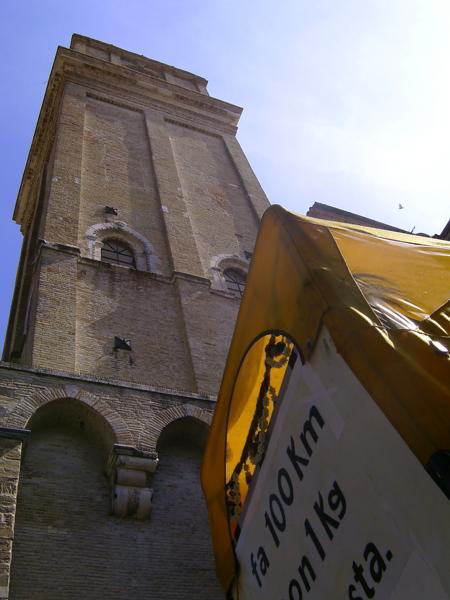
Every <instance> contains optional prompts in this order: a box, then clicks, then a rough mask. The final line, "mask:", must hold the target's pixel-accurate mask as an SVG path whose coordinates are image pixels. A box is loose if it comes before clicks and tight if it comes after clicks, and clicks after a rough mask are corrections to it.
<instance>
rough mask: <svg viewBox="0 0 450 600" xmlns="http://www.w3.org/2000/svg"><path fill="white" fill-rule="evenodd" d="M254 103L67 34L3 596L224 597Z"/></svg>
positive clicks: (53, 79) (5, 493) (17, 396)
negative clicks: (228, 421)
mask: <svg viewBox="0 0 450 600" xmlns="http://www.w3.org/2000/svg"><path fill="white" fill-rule="evenodd" d="M240 114H241V109H240V108H238V107H236V106H234V105H231V104H229V103H227V102H223V101H221V100H217V99H215V98H212V97H210V96H209V94H208V92H207V81H206V80H205V79H203V78H202V77H198V76H196V75H193V74H191V73H187V72H185V71H182V70H180V69H177V68H174V67H171V66H168V65H164V64H161V63H158V62H156V61H153V60H150V59H147V58H145V57H143V56H138V55H135V54H133V53H130V52H127V51H124V50H121V49H119V48H116V47H114V46H111V45H108V44H105V43H101V42H98V41H96V40H92V39H90V38H86V37H83V36H80V35H74V36H73V38H72V43H71V47H70V49H67V48H61V47H60V48H58V50H57V54H56V58H55V62H54V65H53V69H52V72H51V75H50V79H49V83H48V87H47V91H46V94H45V98H44V102H43V105H42V109H41V113H40V116H39V120H38V123H37V128H36V132H35V134H34V137H33V142H32V146H31V150H30V154H29V158H28V162H27V165H26V168H25V172H24V175H23V179H22V183H21V187H20V191H19V195H18V199H17V203H16V207H15V211H14V219H15V220H16V222H17V223H19V224H20V226H21V231H22V233H23V235H24V242H23V246H22V253H21V258H20V265H19V270H18V275H17V281H16V287H15V291H14V297H13V302H12V307H11V314H10V321H9V326H8V332H7V336H6V341H5V347H4V354H3V361H2V362H1V363H0V416H1V420H2V422H1V427H0V447H1V455H0V460H1V471H0V513H1V517H0V545H1V557H2V560H1V562H0V600H6V599H7V598H10V599H11V600H25V599H27V600H29V599H35V600H40V599H41V598H42V599H44V598H45V599H46V600H52V599H54V600H57V599H58V600H60V599H62V598H66V599H71V598H79V597H84V598H86V599H87V600H90V599H94V598H102V599H104V600H108V599H110V598H111V599H112V598H114V599H117V598H120V599H122V598H123V599H130V600H139V599H144V598H145V599H150V598H151V599H152V600H159V599H162V598H171V599H172V600H173V599H174V598H188V597H189V598H190V599H197V598H198V599H200V598H202V599H203V598H219V597H221V596H222V591H221V588H220V586H219V584H218V581H217V580H216V576H215V568H214V560H213V556H212V548H211V542H210V535H209V531H208V523H207V512H206V508H205V505H204V500H203V497H202V492H201V489H200V483H199V468H200V461H201V456H202V450H203V446H204V443H205V439H206V435H207V431H208V425H209V423H210V420H211V416H212V412H213V410H214V406H215V400H216V395H217V392H218V388H219V385H220V381H221V376H222V372H223V368H224V364H225V360H226V356H227V351H228V347H229V344H230V341H231V337H232V334H233V330H234V323H235V319H236V315H237V312H238V310H239V301H240V297H241V294H242V290H243V287H244V285H245V277H246V273H247V270H248V266H249V261H250V258H251V252H252V250H253V245H254V241H255V238H256V234H257V230H258V225H259V220H260V218H261V216H262V214H263V212H264V211H265V209H266V208H267V206H268V201H267V198H266V196H265V194H264V192H263V190H262V189H261V187H260V185H259V183H258V181H257V179H256V177H255V175H254V173H253V171H252V169H251V167H250V165H249V163H248V161H247V159H246V157H245V155H244V153H243V152H242V150H241V148H240V146H239V144H238V142H237V140H236V130H237V124H238V121H239V117H240Z"/></svg>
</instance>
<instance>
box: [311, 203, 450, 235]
mask: <svg viewBox="0 0 450 600" xmlns="http://www.w3.org/2000/svg"><path fill="white" fill-rule="evenodd" d="M306 215H307V216H308V217H314V218H315V219H325V220H327V221H337V222H338V223H350V224H352V225H363V226H365V227H374V228H375V229H385V230H387V231H397V232H398V233H410V232H409V231H406V230H405V229H399V228H398V227H393V226H392V225H387V224H386V223H381V222H380V221H374V220H373V219H368V218H367V217H363V216H361V215H357V214H355V213H352V212H348V211H347V210H342V209H341V208H335V207H334V206H329V205H328V204H322V203H321V202H314V204H313V205H312V206H311V208H310V209H309V210H308V212H307V213H306ZM449 223H450V222H449ZM447 227H449V225H447ZM443 239H445V238H443Z"/></svg>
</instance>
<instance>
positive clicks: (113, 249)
mask: <svg viewBox="0 0 450 600" xmlns="http://www.w3.org/2000/svg"><path fill="white" fill-rule="evenodd" d="M102 261H103V262H108V263H112V264H113V265H122V266H123V267H133V268H135V267H136V263H135V261H134V254H133V251H132V250H131V248H129V247H128V246H126V245H125V244H122V242H118V241H117V240H108V241H106V242H104V243H103V248H102Z"/></svg>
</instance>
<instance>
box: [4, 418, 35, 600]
mask: <svg viewBox="0 0 450 600" xmlns="http://www.w3.org/2000/svg"><path fill="white" fill-rule="evenodd" d="M29 435H30V432H29V431H27V430H26V429H12V428H10V427H0V600H6V599H7V598H8V596H9V574H10V568H11V552H12V543H13V538H14V522H15V516H16V502H17V488H18V486H19V475H20V463H21V458H22V454H23V450H24V447H25V445H26V443H27V440H28V437H29Z"/></svg>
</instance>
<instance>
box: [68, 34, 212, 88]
mask: <svg viewBox="0 0 450 600" xmlns="http://www.w3.org/2000/svg"><path fill="white" fill-rule="evenodd" d="M77 43H81V44H84V45H86V46H88V47H90V48H95V49H97V50H102V51H103V52H109V53H110V54H115V55H117V56H120V57H121V58H124V59H125V60H127V59H128V60H135V61H136V62H137V63H139V64H140V63H142V64H143V65H145V66H148V67H149V68H151V69H154V70H155V71H159V72H160V73H161V74H163V73H164V72H166V73H167V72H168V73H171V74H172V75H174V76H175V77H178V78H180V79H184V80H186V81H194V82H195V83H200V84H202V85H204V86H205V87H206V86H207V85H208V80H207V79H205V78H204V77H200V76H199V75H195V74H194V73H189V72H188V71H184V70H183V69H179V68H178V67H173V66H171V65H167V64H165V63H161V62H159V61H157V60H153V59H152V58H147V57H146V56H142V55H140V54H136V53H135V52H130V51H129V50H124V49H123V48H118V47H117V46H113V45H112V44H107V43H105V42H101V41H99V40H94V39H93V38H90V37H86V36H84V35H80V34H79V33H74V34H73V35H72V43H71V44H70V47H71V49H74V47H75V46H76V44H77Z"/></svg>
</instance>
